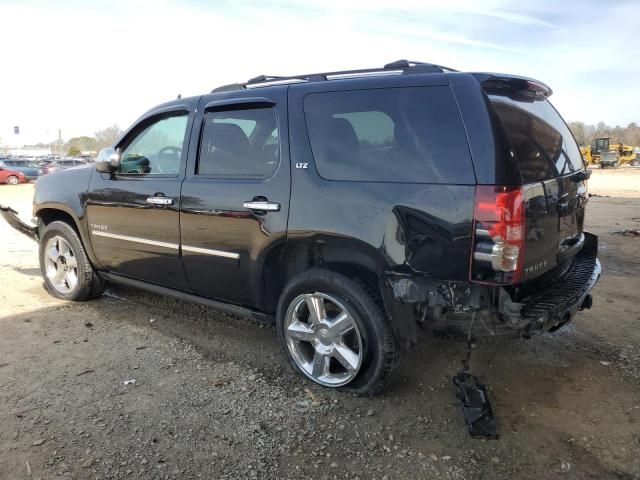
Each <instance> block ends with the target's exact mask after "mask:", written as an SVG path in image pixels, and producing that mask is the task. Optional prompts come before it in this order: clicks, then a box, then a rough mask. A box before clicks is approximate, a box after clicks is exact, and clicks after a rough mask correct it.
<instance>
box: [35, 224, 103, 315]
mask: <svg viewBox="0 0 640 480" xmlns="http://www.w3.org/2000/svg"><path fill="white" fill-rule="evenodd" d="M38 256H39V258H40V271H41V272H42V278H43V279H44V287H45V289H46V290H47V292H49V294H50V295H52V296H53V297H56V298H60V299H62V300H71V301H78V302H79V301H84V300H90V299H92V298H97V297H99V296H100V295H102V291H103V290H104V281H103V280H102V279H101V278H100V277H98V275H97V274H96V271H95V270H94V269H93V266H92V265H91V262H89V258H88V257H87V254H86V252H85V250H84V247H83V246H82V242H81V241H80V238H79V237H78V234H77V233H76V231H75V230H74V229H73V228H72V227H71V226H70V225H69V224H67V223H65V222H61V221H57V222H51V223H50V224H49V225H47V227H46V228H45V230H44V233H43V234H42V235H41V237H40V245H39V255H38Z"/></svg>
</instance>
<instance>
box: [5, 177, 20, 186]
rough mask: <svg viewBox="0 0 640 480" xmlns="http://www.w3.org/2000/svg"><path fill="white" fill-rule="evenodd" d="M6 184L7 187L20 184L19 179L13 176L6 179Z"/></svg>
mask: <svg viewBox="0 0 640 480" xmlns="http://www.w3.org/2000/svg"><path fill="white" fill-rule="evenodd" d="M7 183H8V184H9V185H18V184H19V183H20V179H19V178H18V177H16V176H15V175H9V177H7Z"/></svg>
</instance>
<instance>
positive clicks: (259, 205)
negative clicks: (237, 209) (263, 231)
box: [242, 200, 280, 212]
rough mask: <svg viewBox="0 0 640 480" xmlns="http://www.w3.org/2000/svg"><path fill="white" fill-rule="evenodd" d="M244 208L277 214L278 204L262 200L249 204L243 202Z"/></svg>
mask: <svg viewBox="0 0 640 480" xmlns="http://www.w3.org/2000/svg"><path fill="white" fill-rule="evenodd" d="M242 206H243V207H244V208H248V209H249V210H256V211H260V212H279V211H280V204H279V203H274V202H267V201H262V200H252V201H251V202H244V203H243V204H242Z"/></svg>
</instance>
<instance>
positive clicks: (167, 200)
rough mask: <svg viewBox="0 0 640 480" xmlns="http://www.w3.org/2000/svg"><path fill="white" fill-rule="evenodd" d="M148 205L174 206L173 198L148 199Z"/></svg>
mask: <svg viewBox="0 0 640 480" xmlns="http://www.w3.org/2000/svg"><path fill="white" fill-rule="evenodd" d="M147 203H151V204H152V205H173V198H169V197H148V198H147Z"/></svg>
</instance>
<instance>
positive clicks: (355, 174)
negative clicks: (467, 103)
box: [304, 87, 475, 184]
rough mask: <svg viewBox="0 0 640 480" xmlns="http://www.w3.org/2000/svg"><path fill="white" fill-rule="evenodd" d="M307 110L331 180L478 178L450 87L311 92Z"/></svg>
mask: <svg viewBox="0 0 640 480" xmlns="http://www.w3.org/2000/svg"><path fill="white" fill-rule="evenodd" d="M304 111H305V117H306V120H307V127H308V130H309V140H310V141H311V149H312V151H313V156H314V159H315V162H316V167H317V169H318V173H319V174H320V176H322V177H323V178H326V179H328V180H350V181H370V182H404V183H464V184H470V183H474V182H475V177H474V174H473V169H472V166H471V159H470V156H469V149H468V146H467V140H466V136H465V133H464V129H463V126H462V122H461V120H460V115H459V113H458V109H457V106H456V102H455V99H454V97H453V93H452V92H451V90H450V89H449V87H411V88H389V89H372V90H354V91H344V92H327V93H312V94H309V95H307V96H306V97H305V100H304Z"/></svg>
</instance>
